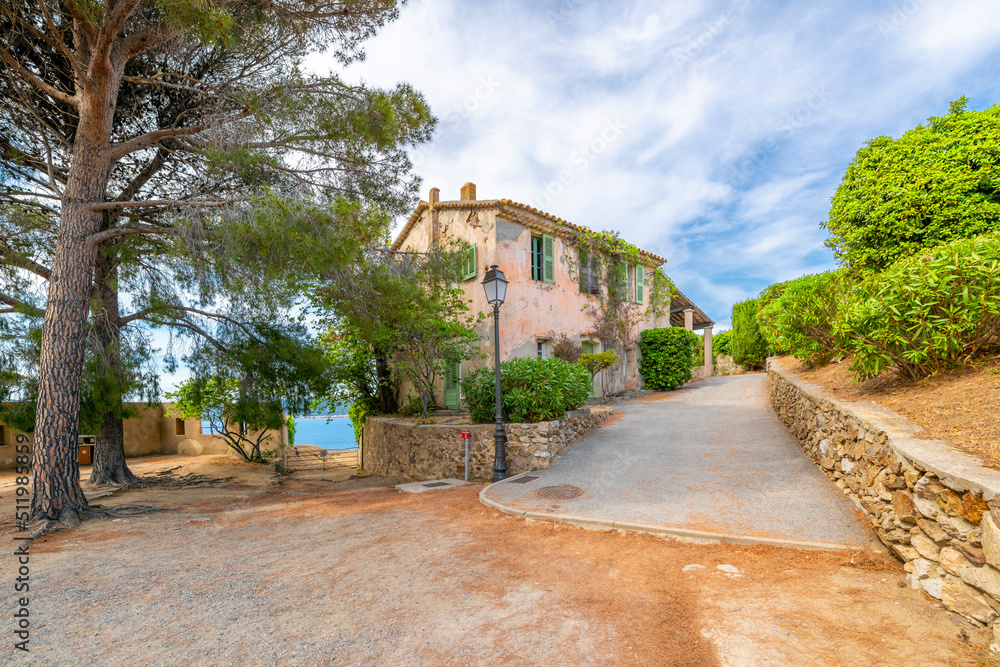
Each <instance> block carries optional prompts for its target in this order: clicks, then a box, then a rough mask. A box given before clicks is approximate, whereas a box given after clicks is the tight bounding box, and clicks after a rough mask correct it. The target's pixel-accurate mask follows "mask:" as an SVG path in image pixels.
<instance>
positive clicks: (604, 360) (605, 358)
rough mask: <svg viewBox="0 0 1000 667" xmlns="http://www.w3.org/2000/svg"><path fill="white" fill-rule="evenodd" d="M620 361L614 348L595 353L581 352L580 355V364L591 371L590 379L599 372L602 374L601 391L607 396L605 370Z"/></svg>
mask: <svg viewBox="0 0 1000 667" xmlns="http://www.w3.org/2000/svg"><path fill="white" fill-rule="evenodd" d="M619 361H621V360H620V359H619V358H618V355H617V354H615V351H614V350H607V351H606V352H597V353H595V354H581V355H580V362H579V363H580V365H581V366H583V367H584V368H586V369H587V370H588V371H590V379H591V382H593V379H594V378H595V377H597V374H598V373H600V374H601V393H602V394H604V395H605V396H607V395H608V393H607V388H606V386H605V383H604V371H605V370H607V369H609V368H613V367H614V366H615V365H616V364H617V363H618V362H619Z"/></svg>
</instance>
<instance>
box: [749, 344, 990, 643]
mask: <svg viewBox="0 0 1000 667" xmlns="http://www.w3.org/2000/svg"><path fill="white" fill-rule="evenodd" d="M767 384H768V393H769V394H770V397H771V404H772V406H773V407H774V410H775V412H776V413H777V414H778V417H779V418H780V419H781V421H782V422H784V424H785V425H786V426H787V427H788V429H789V430H790V431H791V432H792V434H793V435H795V437H796V438H798V440H799V443H800V444H801V445H802V448H803V450H805V452H806V454H808V455H809V456H811V457H812V458H813V460H815V461H816V463H817V464H818V465H819V466H820V468H821V469H822V470H823V472H825V473H826V475H827V477H829V478H830V479H832V480H833V482H834V484H836V485H837V486H838V487H839V488H840V489H842V490H844V492H845V493H846V494H848V495H849V496H850V498H851V500H853V501H854V502H855V504H856V505H857V506H858V507H859V508H860V509H861V511H862V512H864V514H865V516H867V517H868V520H869V521H870V522H871V525H872V527H873V528H874V530H875V533H876V534H877V535H878V537H879V539H880V540H881V541H882V542H883V543H884V544H885V545H886V546H887V547H889V549H890V550H891V551H892V552H893V553H894V554H895V555H896V556H898V557H899V558H901V559H902V560H903V561H904V562H905V564H904V569H906V571H907V572H908V573H909V575H908V580H909V582H910V585H911V586H912V587H913V588H915V589H923V590H924V591H926V592H927V593H928V594H929V595H931V596H932V597H934V598H937V599H938V600H940V601H941V602H942V603H943V604H944V606H945V607H946V608H948V609H949V610H951V611H953V612H955V613H958V614H960V615H962V616H964V617H965V618H967V619H969V620H971V621H973V622H974V623H976V624H979V625H990V626H994V641H995V642H996V641H998V640H1000V622H998V618H1000V613H998V612H1000V570H998V568H1000V529H998V527H997V526H998V525H1000V497H998V494H1000V472H997V471H996V470H990V469H988V468H984V467H982V466H980V465H979V464H978V462H977V461H976V459H974V458H973V457H971V456H968V455H966V454H963V453H961V452H959V451H957V450H954V449H953V448H951V447H949V446H948V444H947V443H945V442H943V441H941V440H919V439H917V438H914V437H913V434H914V433H915V432H916V431H917V430H918V427H917V426H915V425H914V424H912V423H911V422H908V421H907V420H906V419H904V418H903V417H901V416H899V415H897V414H895V413H893V412H890V411H888V410H885V409H883V408H880V407H878V406H876V405H874V404H864V403H843V402H838V401H837V399H836V397H835V396H832V395H831V394H830V393H828V392H825V391H823V390H822V389H820V388H818V387H815V386H813V385H810V384H807V383H806V382H804V381H803V380H802V379H801V378H800V377H798V375H796V374H795V373H794V372H791V371H789V370H788V369H786V368H783V367H782V366H781V364H780V362H777V361H775V360H773V359H772V360H771V361H770V363H769V364H768V374H767Z"/></svg>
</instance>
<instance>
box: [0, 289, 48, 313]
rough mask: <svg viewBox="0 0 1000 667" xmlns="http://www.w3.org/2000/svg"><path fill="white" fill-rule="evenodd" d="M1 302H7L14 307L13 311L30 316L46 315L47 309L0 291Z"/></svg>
mask: <svg viewBox="0 0 1000 667" xmlns="http://www.w3.org/2000/svg"><path fill="white" fill-rule="evenodd" d="M0 303H5V304H7V305H8V306H10V307H11V308H12V311H13V312H16V313H21V314H24V315H28V316H29V317H45V310H44V309H42V308H39V307H38V306H33V305H31V304H30V303H27V302H25V301H21V300H20V299H15V298H14V297H12V296H9V295H7V294H3V293H0Z"/></svg>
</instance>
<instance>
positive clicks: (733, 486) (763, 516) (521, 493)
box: [481, 374, 877, 548]
mask: <svg viewBox="0 0 1000 667" xmlns="http://www.w3.org/2000/svg"><path fill="white" fill-rule="evenodd" d="M765 381H766V376H765V375H764V374H755V375H739V376H730V377H715V378H708V379H705V380H701V381H698V382H696V383H694V384H691V385H689V386H686V387H684V388H682V389H679V390H677V391H674V392H670V393H668V394H654V395H652V396H649V397H646V398H644V399H638V400H633V401H628V402H626V403H619V404H616V405H615V409H616V410H619V411H620V412H621V415H618V416H616V417H615V418H613V419H612V421H611V422H609V423H607V424H605V425H604V426H602V427H601V428H600V429H598V430H596V431H594V432H593V433H591V434H590V435H589V436H587V437H585V438H583V439H581V440H580V441H578V442H577V443H576V444H575V445H573V446H572V447H571V448H570V449H569V450H567V451H566V452H564V453H563V454H562V455H560V457H559V458H557V459H556V460H555V461H554V462H553V464H552V465H551V467H549V468H548V469H547V470H544V471H537V472H533V473H530V474H529V475H521V476H519V478H520V479H518V478H513V479H510V480H505V481H503V482H500V483H498V484H494V485H492V486H490V487H487V488H486V489H485V490H484V491H483V493H482V494H481V498H482V499H483V501H484V502H486V503H487V504H490V505H494V506H498V507H500V508H501V509H504V510H505V511H508V512H512V513H521V512H526V513H528V516H544V517H545V518H549V519H557V520H558V519H562V520H571V521H577V522H579V523H588V522H592V523H597V524H601V525H603V526H604V527H612V526H617V527H623V528H635V527H644V528H645V529H647V530H650V531H652V532H665V533H672V534H676V535H690V536H693V537H697V536H716V537H722V538H724V539H731V540H732V541H740V542H744V541H745V542H750V543H754V542H757V543H773V544H790V543H797V544H799V545H801V546H812V547H813V548H821V547H822V546H824V545H826V546H832V545H839V546H841V547H845V546H846V547H850V546H867V547H873V548H877V540H876V538H875V536H874V534H873V533H872V532H871V530H870V528H869V527H868V525H867V522H865V520H864V519H863V517H862V516H861V515H860V513H859V512H858V511H857V510H856V509H855V508H854V506H853V505H852V504H851V502H850V500H849V499H848V498H846V497H845V496H844V495H843V493H842V492H841V491H840V490H839V489H838V488H837V487H835V486H834V485H833V483H832V482H831V481H830V480H828V479H827V478H826V476H825V475H824V474H823V473H821V472H820V470H819V468H818V467H817V466H816V465H815V464H814V463H813V462H812V461H811V460H810V459H809V458H807V457H806V456H805V454H803V453H802V450H801V448H800V447H799V445H798V443H797V442H796V441H795V439H794V438H793V437H792V435H791V434H790V433H789V432H788V430H787V429H786V428H785V427H784V425H782V423H781V422H780V421H778V418H777V416H775V414H774V412H773V410H772V409H771V407H770V405H769V403H768V400H767V389H766V384H765ZM528 476H531V477H536V479H533V480H531V481H528V482H527V483H518V482H523V481H524V479H525V477H528ZM563 486H573V487H577V489H581V490H582V491H583V494H582V495H580V496H579V497H577V498H573V499H543V498H540V497H539V496H538V495H536V492H537V491H538V490H539V489H541V488H544V487H563ZM569 491H570V493H575V491H574V490H572V489H570V490H569ZM544 494H545V492H543V495H544Z"/></svg>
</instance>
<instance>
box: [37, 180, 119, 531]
mask: <svg viewBox="0 0 1000 667" xmlns="http://www.w3.org/2000/svg"><path fill="white" fill-rule="evenodd" d="M78 178H79V180H84V176H80V177H78ZM105 178H106V177H105ZM82 185H83V184H81V186H82ZM82 189H83V188H82V187H79V186H78V187H74V188H73V189H72V190H71V189H70V187H69V186H67V188H66V196H65V197H64V199H63V202H64V205H63V212H62V218H61V221H60V229H59V240H58V241H57V243H56V253H55V261H54V262H53V267H52V279H51V280H50V281H49V298H48V303H47V304H46V307H45V324H44V326H43V327H42V348H41V358H40V363H39V368H38V408H37V412H36V416H35V444H34V461H33V466H32V470H33V477H34V487H35V493H34V497H33V498H32V506H31V510H32V512H31V515H32V516H31V518H32V520H41V519H51V520H58V521H60V522H63V523H69V524H72V523H74V518H75V514H76V513H77V512H81V511H86V510H87V509H89V508H88V505H87V499H86V497H84V495H83V489H81V488H80V466H79V462H78V461H79V459H78V456H79V453H78V452H79V444H78V440H79V435H80V389H81V383H82V380H83V361H84V355H85V353H86V337H87V304H88V301H89V296H90V284H91V267H92V266H93V262H94V252H93V249H92V248H90V247H89V246H88V245H87V240H86V239H87V236H88V234H90V233H93V231H95V230H96V227H97V223H99V221H100V218H101V216H100V214H99V213H98V214H96V215H95V214H94V213H93V212H91V211H90V210H89V209H88V206H87V203H86V199H85V198H80V199H83V200H84V201H80V200H79V199H77V200H76V201H74V197H73V195H74V194H75V193H77V192H80V191H81V190H82Z"/></svg>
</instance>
